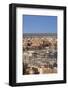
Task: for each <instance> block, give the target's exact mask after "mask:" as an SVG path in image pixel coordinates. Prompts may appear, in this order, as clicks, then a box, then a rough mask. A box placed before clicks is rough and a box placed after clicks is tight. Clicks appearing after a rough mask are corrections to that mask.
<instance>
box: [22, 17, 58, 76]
mask: <svg viewBox="0 0 68 90" xmlns="http://www.w3.org/2000/svg"><path fill="white" fill-rule="evenodd" d="M23 27H24V31H23V39H22V50H23V54H22V55H23V60H22V74H23V75H36V74H53V73H57V72H58V71H57V67H58V64H57V17H56V16H31V15H25V16H24V26H23Z"/></svg>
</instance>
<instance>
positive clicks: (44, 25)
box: [23, 15, 57, 33]
mask: <svg viewBox="0 0 68 90" xmlns="http://www.w3.org/2000/svg"><path fill="white" fill-rule="evenodd" d="M23 22H24V24H23V28H24V30H23V32H24V33H56V32H57V16H32V15H24V16H23Z"/></svg>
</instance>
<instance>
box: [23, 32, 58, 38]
mask: <svg viewBox="0 0 68 90" xmlns="http://www.w3.org/2000/svg"><path fill="white" fill-rule="evenodd" d="M23 36H24V37H37V36H39V37H41V36H48V37H50V36H51V37H57V33H24V34H23Z"/></svg>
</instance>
